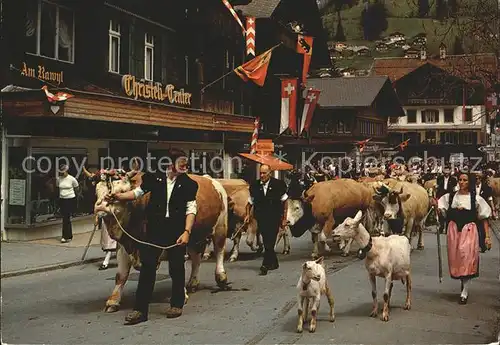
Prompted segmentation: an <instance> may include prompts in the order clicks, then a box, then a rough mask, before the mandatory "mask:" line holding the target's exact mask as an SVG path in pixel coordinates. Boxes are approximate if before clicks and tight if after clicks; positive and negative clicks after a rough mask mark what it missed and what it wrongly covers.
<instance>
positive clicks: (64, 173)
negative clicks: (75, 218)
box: [56, 165, 78, 243]
mask: <svg viewBox="0 0 500 345" xmlns="http://www.w3.org/2000/svg"><path fill="white" fill-rule="evenodd" d="M68 171H69V167H68V166H67V165H61V166H60V167H59V177H58V178H57V180H56V185H57V188H58V189H59V208H60V210H61V215H62V219H63V223H62V237H61V242H62V243H67V242H70V241H71V240H72V239H73V228H72V226H71V215H72V214H73V212H75V208H76V193H75V189H77V188H78V181H77V180H76V178H74V177H73V176H71V175H70V174H69V172H68Z"/></svg>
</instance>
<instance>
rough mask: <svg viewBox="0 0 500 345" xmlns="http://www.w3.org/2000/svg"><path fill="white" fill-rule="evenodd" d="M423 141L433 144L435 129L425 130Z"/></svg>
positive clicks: (434, 141)
mask: <svg viewBox="0 0 500 345" xmlns="http://www.w3.org/2000/svg"><path fill="white" fill-rule="evenodd" d="M425 141H426V142H427V143H428V144H435V143H436V131H427V132H425Z"/></svg>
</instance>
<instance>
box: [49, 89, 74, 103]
mask: <svg viewBox="0 0 500 345" xmlns="http://www.w3.org/2000/svg"><path fill="white" fill-rule="evenodd" d="M42 90H43V91H45V95H46V96H47V100H48V101H49V102H50V103H57V102H64V101H66V100H68V99H70V98H72V97H75V96H74V95H72V94H69V93H66V92H58V93H57V94H55V95H54V94H53V93H51V92H49V89H48V88H47V86H46V85H44V86H42Z"/></svg>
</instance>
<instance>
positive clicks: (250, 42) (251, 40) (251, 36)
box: [246, 17, 255, 56]
mask: <svg viewBox="0 0 500 345" xmlns="http://www.w3.org/2000/svg"><path fill="white" fill-rule="evenodd" d="M246 24H247V31H246V33H247V55H253V56H255V17H248V18H247V23H246Z"/></svg>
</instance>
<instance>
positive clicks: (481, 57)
mask: <svg viewBox="0 0 500 345" xmlns="http://www.w3.org/2000/svg"><path fill="white" fill-rule="evenodd" d="M445 49H446V48H445V47H444V46H443V45H442V46H441V47H440V55H439V56H436V57H429V56H428V54H427V53H426V52H425V50H423V51H422V52H421V54H420V55H419V56H418V57H415V58H383V59H375V62H374V65H373V68H372V74H373V75H385V76H388V77H390V78H391V80H392V82H393V86H394V88H395V90H396V92H397V94H398V97H399V99H400V101H401V103H402V104H403V107H404V110H405V112H406V116H405V117H401V118H390V119H389V122H388V130H389V133H390V142H391V144H393V145H397V144H399V143H401V142H402V141H404V140H407V139H410V141H409V142H408V147H407V149H406V150H405V151H404V153H403V154H404V155H405V156H408V157H412V156H418V157H421V158H424V156H425V155H426V156H427V157H431V156H432V157H441V158H444V159H446V160H448V159H450V157H456V156H462V157H483V155H484V152H483V150H482V149H481V150H480V148H481V147H483V146H485V145H488V143H489V137H490V126H489V115H488V112H487V111H486V108H485V98H486V95H487V90H488V88H489V87H490V86H491V85H489V84H490V82H489V80H490V77H491V76H494V75H495V73H496V70H497V64H496V58H495V56H494V55H490V54H477V55H473V56H469V55H447V54H446V51H445ZM483 158H486V157H483Z"/></svg>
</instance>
